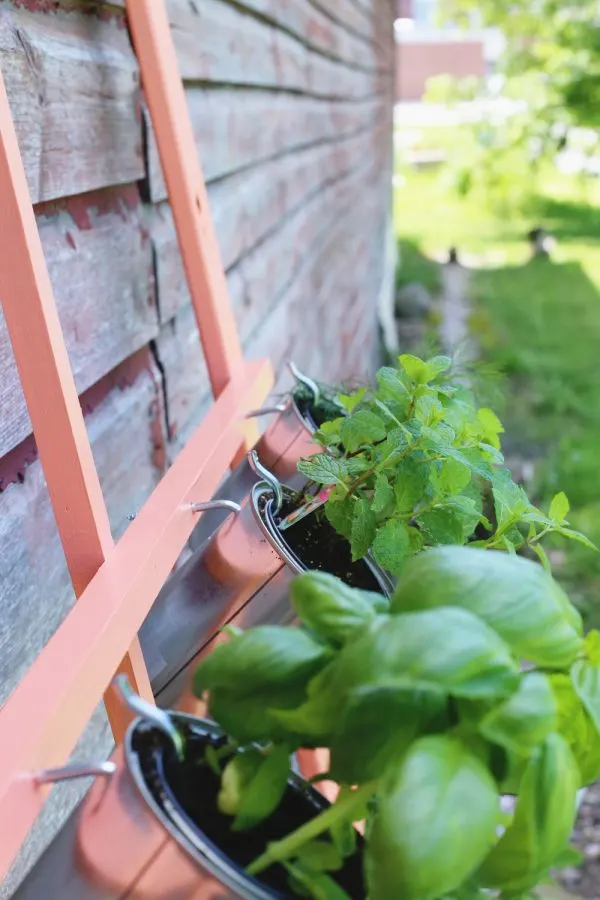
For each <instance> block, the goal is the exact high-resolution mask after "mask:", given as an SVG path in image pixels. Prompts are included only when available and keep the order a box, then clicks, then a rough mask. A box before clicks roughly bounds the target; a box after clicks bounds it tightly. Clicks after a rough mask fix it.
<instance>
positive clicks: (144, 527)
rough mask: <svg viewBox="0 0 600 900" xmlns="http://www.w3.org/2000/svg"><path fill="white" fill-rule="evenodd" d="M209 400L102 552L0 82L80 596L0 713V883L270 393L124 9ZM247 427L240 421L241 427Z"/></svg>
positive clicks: (60, 513)
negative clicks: (55, 771)
mask: <svg viewBox="0 0 600 900" xmlns="http://www.w3.org/2000/svg"><path fill="white" fill-rule="evenodd" d="M126 8H127V15H128V20H129V25H130V28H131V33H132V37H133V41H134V44H135V49H136V53H137V56H138V59H139V63H140V69H141V74H142V81H143V85H144V91H145V96H146V99H147V102H148V105H149V108H150V114H151V117H152V123H153V128H154V131H155V133H156V138H157V143H158V147H159V152H160V156H161V162H162V167H163V171H164V174H165V180H166V183H167V187H168V192H169V199H170V202H171V206H172V209H173V215H174V219H175V223H176V227H177V234H178V240H179V245H180V249H181V253H182V257H183V261H184V266H185V270H186V274H187V279H188V285H189V289H190V293H191V297H192V303H193V307H194V311H195V315H196V319H197V322H198V327H199V331H200V335H201V340H202V346H203V349H204V354H205V357H206V361H207V366H208V371H209V375H210V380H211V385H212V389H213V394H214V396H215V403H214V404H213V406H212V408H211V409H210V411H209V412H208V414H207V416H206V418H205V419H204V421H203V422H202V423H201V424H200V426H199V427H198V428H197V430H196V432H195V433H194V435H193V436H192V438H191V439H190V441H189V442H188V444H187V446H186V447H185V448H184V450H183V451H182V452H181V453H180V455H179V457H178V458H177V460H176V461H175V463H174V465H173V466H172V467H171V469H170V470H169V471H168V472H167V474H166V475H165V476H164V478H163V479H162V480H161V482H160V484H159V485H158V486H157V488H156V489H155V490H154V492H153V493H152V495H151V496H150V498H149V499H148V501H147V502H146V503H145V505H144V507H143V508H142V510H141V511H140V513H139V514H138V515H137V517H136V519H135V521H134V522H132V524H131V525H130V527H129V528H128V530H127V531H126V533H125V535H124V536H123V537H122V538H121V539H120V540H119V542H118V543H117V544H115V543H114V542H113V540H112V536H111V533H110V527H109V521H108V515H107V512H106V507H105V504H104V499H103V496H102V492H101V488H100V482H99V479H98V474H97V471H96V468H95V465H94V461H93V458H92V452H91V448H90V443H89V440H88V436H87V433H86V429H85V424H84V421H83V416H82V412H81V408H80V406H79V401H78V397H77V391H76V388H75V383H74V380H73V375H72V372H71V368H70V365H69V360H68V356H67V351H66V347H65V341H64V337H63V333H62V330H61V327H60V322H59V318H58V314H57V309H56V304H55V301H54V297H53V293H52V287H51V284H50V279H49V276H48V271H47V268H46V264H45V260H44V256H43V251H42V246H41V242H40V238H39V234H38V231H37V225H36V221H35V216H34V213H33V208H32V204H31V198H30V195H29V191H28V187H27V182H26V177H25V171H24V168H23V163H22V160H21V155H20V152H19V147H18V143H17V137H16V133H15V129H14V124H13V120H12V117H11V112H10V108H9V104H8V98H7V94H6V90H5V87H4V83H3V81H2V76H1V74H0V232H1V233H2V241H0V299H1V301H2V307H3V311H4V315H5V318H6V323H7V326H8V331H9V334H10V338H11V342H12V345H13V350H14V355H15V359H16V362H17V366H18V369H19V374H20V377H21V382H22V385H23V390H24V393H25V398H26V401H27V406H28V410H29V414H30V417H31V421H32V424H33V429H34V433H35V438H36V442H37V446H38V450H39V454H40V459H41V462H42V465H43V468H44V473H45V476H46V481H47V483H48V490H49V494H50V498H51V501H52V506H53V510H54V515H55V518H56V522H57V525H58V529H59V533H60V537H61V540H62V544H63V548H64V552H65V556H66V559H67V564H68V567H69V572H70V575H71V579H72V581H73V586H74V589H75V593H76V595H77V597H78V602H77V603H76V605H75V606H74V607H73V609H72V610H71V612H70V613H69V614H68V616H67V617H66V619H65V620H64V622H63V623H62V625H61V626H60V628H59V629H58V630H57V632H56V633H55V635H54V636H53V637H52V639H51V640H50V641H49V643H48V644H47V646H46V647H45V649H44V650H43V652H42V653H41V654H40V656H39V657H38V659H37V660H36V662H35V663H34V665H33V666H32V667H31V668H30V669H29V671H28V672H27V674H26V675H25V677H24V678H23V680H22V681H21V683H20V685H19V686H18V687H17V688H16V690H15V691H14V692H13V694H12V695H11V697H9V699H8V701H7V702H6V704H5V705H4V707H3V708H2V710H0V877H1V876H2V875H3V874H4V873H5V872H6V870H7V869H8V867H9V866H10V864H11V861H12V860H13V859H14V857H15V855H16V853H17V852H18V850H19V847H20V845H21V843H22V841H23V840H24V838H25V837H26V835H27V833H28V831H29V829H30V828H31V826H32V824H33V822H34V821H35V818H36V816H37V815H38V813H39V811H40V809H41V807H42V804H43V802H44V799H45V789H44V788H42V787H41V786H40V784H39V783H38V781H36V777H35V775H36V772H39V771H40V770H42V769H45V768H49V767H53V766H57V765H61V764H63V763H65V762H66V761H67V759H68V757H69V754H70V753H71V751H72V749H73V747H74V745H75V742H76V741H77V739H78V737H79V735H80V734H81V732H82V731H83V728H84V727H85V725H86V723H87V721H88V720H89V718H90V716H91V714H92V712H93V711H94V709H95V707H96V705H97V703H98V701H99V700H100V698H101V697H102V696H103V695H104V700H105V704H106V708H107V712H108V715H109V719H110V722H111V726H112V729H113V733H114V735H115V739H116V740H117V741H118V740H120V738H121V736H122V735H123V731H124V728H125V727H126V725H127V718H126V716H125V714H124V712H123V710H122V708H121V706H120V704H119V703H118V702H116V699H115V698H114V697H113V696H111V694H110V692H109V693H106V692H107V690H108V687H109V685H110V682H111V680H112V678H113V675H114V674H115V672H116V671H124V672H126V673H128V675H129V677H130V680H131V681H132V682H133V683H134V685H135V687H136V689H137V691H138V692H139V693H140V694H141V695H142V696H144V697H145V698H146V699H149V700H151V699H152V692H151V688H150V682H149V679H148V673H147V671H146V668H145V664H144V660H143V657H142V653H141V650H140V646H139V642H138V638H137V632H138V630H139V628H140V626H141V624H142V622H143V620H144V618H145V616H146V614H147V613H148V611H149V609H150V607H151V605H152V603H153V601H154V598H155V597H156V594H157V593H158V591H159V589H160V587H161V586H162V584H163V583H164V581H165V580H166V578H167V577H168V575H169V572H170V571H171V569H172V567H173V565H174V563H175V561H176V559H177V557H178V555H179V553H180V552H181V550H182V549H183V547H184V545H185V542H186V541H187V539H188V537H189V535H190V533H191V531H192V529H193V527H194V524H195V521H196V516H197V514H196V513H194V512H193V511H192V504H193V503H194V502H196V501H199V500H205V499H207V498H210V497H211V496H212V494H213V493H214V491H215V490H216V488H217V487H218V484H219V482H220V480H221V478H222V476H223V475H224V473H225V471H226V470H227V469H228V467H229V466H230V465H231V464H232V463H233V462H234V461H235V459H236V458H237V456H238V455H239V452H240V450H241V449H242V446H243V444H245V445H246V446H249V445H251V444H252V443H253V441H254V440H255V438H256V436H257V435H256V433H255V432H252V431H250V430H249V426H248V424H247V423H244V420H243V415H244V412H245V411H247V410H248V409H250V408H253V407H256V406H257V405H260V404H261V403H262V402H263V400H264V398H265V397H266V395H267V394H268V392H269V390H270V388H271V386H272V371H271V367H270V364H269V363H268V362H267V361H264V360H263V361H259V362H253V363H251V362H245V361H244V359H243V356H242V351H241V347H240V342H239V338H238V334H237V329H236V325H235V320H234V317H233V312H232V309H231V305H230V302H229V296H228V291H227V283H226V279H225V274H224V271H223V267H222V264H221V260H220V256H219V251H218V246H217V240H216V236H215V233H214V229H213V226H212V222H211V218H210V212H209V207H208V199H207V193H206V188H205V185H204V179H203V175H202V171H201V168H200V165H199V162H198V157H197V151H196V147H195V143H194V137H193V132H192V127H191V123H190V120H189V116H188V112H187V107H186V102H185V95H184V91H183V85H182V82H181V78H180V75H179V71H178V66H177V61H176V57H175V50H174V47H173V43H172V38H171V34H170V29H169V23H168V18H167V14H166V10H165V6H164V0H127V4H126ZM252 427H254V426H252Z"/></svg>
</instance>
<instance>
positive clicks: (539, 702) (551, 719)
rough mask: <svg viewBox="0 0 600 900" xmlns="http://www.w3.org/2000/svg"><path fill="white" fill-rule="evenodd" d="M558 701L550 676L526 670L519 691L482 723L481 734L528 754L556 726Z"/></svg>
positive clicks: (511, 750) (513, 749)
mask: <svg viewBox="0 0 600 900" xmlns="http://www.w3.org/2000/svg"><path fill="white" fill-rule="evenodd" d="M557 722H558V712H557V704H556V699H555V696H554V693H553V691H552V686H551V683H550V681H549V679H548V678H547V677H546V676H545V675H543V674H542V673H540V672H526V673H525V674H524V675H523V676H522V677H521V683H520V685H519V688H518V690H517V691H515V693H514V694H512V695H511V696H510V697H509V698H508V699H507V700H505V701H504V702H503V703H501V704H500V705H499V706H496V707H494V709H492V710H490V712H488V713H487V714H486V715H485V716H484V717H483V719H482V720H481V722H480V723H479V731H480V732H481V734H482V735H483V736H484V737H485V738H487V740H488V741H491V742H492V743H494V744H500V746H502V747H505V748H506V749H507V750H509V751H510V752H511V753H514V754H516V755H517V756H519V755H525V756H527V755H528V754H529V753H530V752H531V751H532V750H534V749H535V747H537V745H538V744H540V743H541V742H542V741H543V740H544V738H545V737H546V735H547V734H549V733H550V732H551V731H554V730H555V729H556V727H557Z"/></svg>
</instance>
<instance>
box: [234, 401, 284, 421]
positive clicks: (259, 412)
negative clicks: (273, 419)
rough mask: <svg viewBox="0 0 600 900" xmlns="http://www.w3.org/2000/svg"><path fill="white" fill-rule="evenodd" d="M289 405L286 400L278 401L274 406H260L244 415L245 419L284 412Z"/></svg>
mask: <svg viewBox="0 0 600 900" xmlns="http://www.w3.org/2000/svg"><path fill="white" fill-rule="evenodd" d="M288 406H289V403H288V402H284V403H278V404H277V405H276V406H261V408H260V409H251V410H250V412H247V413H246V415H245V416H244V418H245V419H257V418H258V417H259V416H269V415H272V414H273V413H284V412H285V411H286V410H287V408H288Z"/></svg>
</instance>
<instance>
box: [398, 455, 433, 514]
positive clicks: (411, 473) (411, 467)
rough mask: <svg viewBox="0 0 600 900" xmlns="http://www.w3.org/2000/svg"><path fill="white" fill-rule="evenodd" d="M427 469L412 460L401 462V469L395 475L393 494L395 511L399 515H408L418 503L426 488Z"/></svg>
mask: <svg viewBox="0 0 600 900" xmlns="http://www.w3.org/2000/svg"><path fill="white" fill-rule="evenodd" d="M427 481H428V467H427V466H425V465H423V464H421V465H419V464H418V463H416V462H415V461H414V460H410V459H406V460H403V461H402V467H401V468H400V469H399V470H398V471H397V473H396V479H395V482H394V493H395V495H396V509H397V511H398V512H399V513H410V512H412V511H413V509H414V508H415V506H416V505H417V504H418V503H420V502H421V501H422V500H423V498H424V496H425V491H426V488H427Z"/></svg>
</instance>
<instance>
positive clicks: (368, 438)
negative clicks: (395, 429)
mask: <svg viewBox="0 0 600 900" xmlns="http://www.w3.org/2000/svg"><path fill="white" fill-rule="evenodd" d="M386 433H387V432H386V427H385V424H384V421H383V419H382V418H381V417H380V416H378V415H377V414H376V413H373V412H370V411H369V410H367V409H359V410H358V412H354V413H352V415H350V416H347V417H346V418H345V419H344V421H343V423H342V428H341V436H342V443H343V444H344V447H345V448H346V450H347V451H348V453H354V452H355V451H356V450H358V449H359V448H360V447H362V445H363V444H375V443H377V442H378V441H382V440H383V439H384V438H385V436H386Z"/></svg>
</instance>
